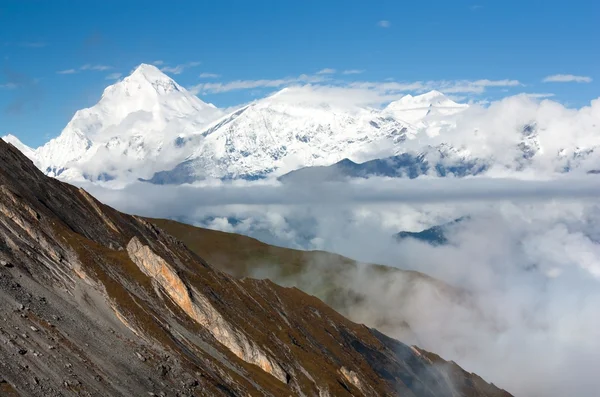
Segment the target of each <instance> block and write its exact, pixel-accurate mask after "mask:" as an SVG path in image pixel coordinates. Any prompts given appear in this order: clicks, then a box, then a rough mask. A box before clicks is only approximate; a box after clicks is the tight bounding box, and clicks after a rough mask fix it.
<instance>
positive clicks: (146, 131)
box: [35, 64, 223, 181]
mask: <svg viewBox="0 0 600 397" xmlns="http://www.w3.org/2000/svg"><path fill="white" fill-rule="evenodd" d="M222 114H223V112H222V111H221V110H219V109H217V108H216V107H215V106H213V105H211V104H207V103H205V102H202V101H201V100H200V99H198V97H196V96H195V95H192V94H191V93H189V92H188V91H187V90H186V89H185V88H183V87H181V86H180V85H179V84H177V83H176V82H175V81H173V80H172V79H171V78H170V77H168V76H166V75H165V74H164V73H162V72H161V71H160V70H158V69H157V68H156V67H155V66H152V65H145V64H142V65H140V66H139V67H137V68H136V69H135V70H134V71H133V73H132V74H131V75H130V76H128V77H126V78H124V79H123V80H121V81H119V82H117V83H116V84H114V85H111V86H109V87H107V88H106V89H105V90H104V93H103V94H102V98H101V99H100V101H99V102H98V103H97V104H96V105H94V106H92V107H91V108H87V109H82V110H79V111H78V112H76V113H75V115H74V116H73V118H72V119H71V121H70V122H69V124H67V126H66V127H65V129H64V130H63V131H62V133H61V134H60V136H58V137H57V138H55V139H52V140H51V141H50V142H48V143H47V144H45V145H44V146H42V147H40V148H38V149H37V150H36V151H35V159H36V161H37V162H38V164H39V166H40V168H41V169H42V171H44V173H46V174H47V175H49V176H54V177H60V178H62V179H66V180H77V179H88V180H92V181H95V180H110V179H121V180H124V181H128V180H136V179H137V178H138V177H140V176H151V175H152V174H153V173H154V172H156V171H158V170H161V169H164V168H169V167H172V166H174V165H176V164H177V163H178V162H179V161H181V160H182V159H183V158H185V157H186V155H187V154H188V153H186V152H185V151H184V150H182V148H181V144H180V143H181V142H182V141H183V140H184V139H185V137H186V136H187V135H189V134H194V133H197V132H199V131H201V130H202V128H203V127H204V126H206V125H207V124H208V123H209V122H210V121H212V120H215V119H217V118H219V117H220V116H222Z"/></svg>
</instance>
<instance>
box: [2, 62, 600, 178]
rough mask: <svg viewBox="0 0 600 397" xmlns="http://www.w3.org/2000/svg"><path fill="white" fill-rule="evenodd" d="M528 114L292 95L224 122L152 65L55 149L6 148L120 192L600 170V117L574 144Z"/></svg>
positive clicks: (499, 107) (437, 95)
mask: <svg viewBox="0 0 600 397" xmlns="http://www.w3.org/2000/svg"><path fill="white" fill-rule="evenodd" d="M509 102H510V103H509ZM513 102H514V103H515V104H513V105H511V104H512V103H513ZM528 106H532V102H531V100H530V99H527V98H524V97H513V98H512V99H511V100H508V101H506V100H505V101H501V102H500V103H499V104H496V105H494V106H492V107H493V108H494V112H497V113H498V114H497V115H496V113H494V112H492V113H490V114H491V116H490V117H492V119H488V118H482V115H483V114H484V113H485V112H484V111H483V110H482V109H474V110H473V111H470V110H469V109H471V108H470V107H469V105H466V104H460V103H457V102H455V101H453V100H451V99H450V98H448V97H447V96H445V95H444V94H442V93H441V92H439V91H431V92H427V93H424V94H421V95H416V96H413V95H405V96H403V97H402V98H400V99H399V100H397V101H393V102H391V103H390V104H388V105H387V106H386V107H384V108H383V109H374V108H369V107H365V106H358V105H355V104H352V103H350V102H349V101H343V100H339V98H329V97H327V96H326V95H323V93H322V92H321V91H320V90H319V89H313V88H311V87H289V88H284V89H283V90H281V91H279V92H277V93H275V94H273V95H270V96H268V97H266V98H262V99H259V100H256V101H254V102H252V103H250V104H248V105H245V106H243V107H241V108H239V109H237V110H235V111H233V112H231V113H229V114H225V112H224V111H222V110H220V109H217V108H216V107H215V106H213V105H211V104H208V103H205V102H203V101H202V100H200V99H199V98H198V97H196V96H195V95H192V94H191V93H190V92H188V91H187V90H186V89H185V88H183V87H181V86H180V85H179V84H177V83H176V82H175V81H174V80H173V79H171V78H170V77H168V76H167V75H165V74H164V73H162V72H161V71H160V70H158V69H157V68H156V67H154V66H151V65H145V64H142V65H140V66H139V67H138V68H136V69H135V70H134V71H133V72H132V74H131V75H130V76H128V77H126V78H124V79H123V80H121V81H119V82H117V83H116V84H114V85H112V86H109V87H108V88H106V89H105V90H104V93H103V95H102V97H101V99H100V101H99V102H98V103H97V104H96V105H94V106H92V107H91V108H87V109H82V110H80V111H78V112H77V113H76V114H75V115H74V117H73V119H72V120H71V121H70V122H69V124H68V125H67V126H66V127H65V129H64V130H63V131H62V133H61V134H60V135H59V136H58V137H57V138H54V139H52V140H51V141H50V142H48V143H47V144H45V145H44V146H42V147H40V148H38V149H35V150H32V149H31V148H27V147H25V146H24V145H22V144H21V143H20V142H18V140H17V139H16V138H15V137H9V138H7V139H8V140H10V141H12V142H13V143H15V144H16V146H19V147H20V148H21V149H22V150H23V151H24V152H25V153H26V155H27V156H28V157H29V158H31V159H33V160H34V161H35V162H36V164H37V165H38V166H39V167H40V169H41V170H42V171H43V172H44V173H45V174H47V175H49V176H53V177H58V178H60V179H63V180H67V181H76V180H83V179H86V180H89V181H93V182H99V181H114V182H113V183H114V184H115V185H117V186H118V185H123V184H127V183H130V182H132V181H137V180H139V179H141V180H144V181H148V182H151V183H155V184H182V183H193V182H195V181H198V180H202V179H206V178H217V179H222V180H229V179H246V180H255V179H261V178H267V177H269V178H270V177H279V176H282V175H285V174H288V173H290V172H291V171H295V170H298V169H300V168H306V167H326V166H331V165H334V167H333V168H332V169H331V170H333V174H337V173H338V171H341V172H342V174H347V175H346V177H356V176H358V177H368V176H370V175H382V176H391V177H397V176H403V177H407V176H408V177H411V176H415V175H420V174H422V173H427V174H429V175H437V176H446V175H449V174H453V175H459V176H460V175H471V174H473V173H482V172H495V173H499V174H507V173H514V172H521V171H526V170H531V171H532V172H537V173H540V174H544V175H548V174H552V173H562V172H572V171H576V172H578V171H581V173H585V172H588V171H592V172H594V171H596V170H598V169H600V160H599V159H597V156H595V153H596V152H595V150H596V148H597V147H600V142H598V138H597V136H596V134H593V133H592V134H587V133H588V132H590V131H592V130H593V129H594V128H595V127H594V126H595V124H594V123H595V121H594V120H595V119H594V117H589V118H588V119H589V120H588V119H586V121H585V122H582V123H580V124H581V125H574V126H573V129H574V132H578V131H579V129H583V130H585V132H586V134H585V135H584V136H583V138H581V139H577V140H576V139H575V138H574V137H575V136H576V135H575V134H574V135H573V136H569V139H558V138H557V136H558V135H557V131H555V129H554V128H553V126H552V125H547V122H546V124H544V123H543V122H542V121H540V120H538V119H537V118H536V117H537V116H532V117H525V116H523V117H521V119H519V120H518V121H515V120H514V118H510V117H509V118H508V119H507V118H506V117H503V116H502V115H503V114H505V113H506V112H510V111H511V109H514V108H517V109H518V108H521V107H528ZM536 106H537V105H536ZM581 112H584V113H585V109H583V110H581ZM590 112H591V110H590ZM544 114H545V113H544ZM486 117H487V116H486ZM559 125H560V124H559ZM561 128H562V127H561ZM342 161H343V163H342V164H336V163H338V162H342ZM350 161H351V162H352V163H354V164H355V165H353V164H351V163H350ZM371 161H373V162H371ZM390 162H391V163H393V164H388V163H390ZM356 165H360V167H358V166H356ZM319 170H322V171H324V172H327V173H331V172H332V171H331V170H329V171H326V170H325V169H322V168H319ZM306 172H307V171H303V174H306ZM328 178H329V177H328ZM326 179H327V178H326Z"/></svg>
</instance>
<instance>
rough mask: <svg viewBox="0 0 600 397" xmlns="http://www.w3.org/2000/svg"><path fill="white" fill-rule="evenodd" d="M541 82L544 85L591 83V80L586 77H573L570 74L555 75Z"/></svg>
mask: <svg viewBox="0 0 600 397" xmlns="http://www.w3.org/2000/svg"><path fill="white" fill-rule="evenodd" d="M542 81H543V82H544V83H591V82H592V78H591V77H588V76H575V75H572V74H555V75H552V76H547V77H545V78H544V80H542Z"/></svg>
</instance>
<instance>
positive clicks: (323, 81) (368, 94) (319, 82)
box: [189, 69, 522, 105]
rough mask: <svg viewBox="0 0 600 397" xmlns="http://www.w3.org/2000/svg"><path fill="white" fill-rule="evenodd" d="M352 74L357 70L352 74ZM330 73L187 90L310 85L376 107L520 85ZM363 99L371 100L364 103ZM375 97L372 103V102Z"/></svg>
mask: <svg viewBox="0 0 600 397" xmlns="http://www.w3.org/2000/svg"><path fill="white" fill-rule="evenodd" d="M351 72H352V73H345V74H346V75H347V74H355V73H356V72H358V71H354V70H353V71H351ZM331 73H333V69H323V70H321V71H319V72H318V73H317V74H316V75H307V74H303V75H300V76H298V77H286V78H281V79H259V80H234V81H229V82H215V83H201V84H197V85H195V86H192V87H190V88H189V89H190V91H191V92H193V93H195V94H198V93H200V92H202V93H223V92H230V91H237V90H246V89H257V88H283V87H287V86H292V85H304V84H310V85H311V87H312V88H313V89H314V90H321V92H325V91H326V90H325V88H327V87H329V88H330V90H329V91H330V92H332V91H334V90H337V91H338V92H340V93H341V90H344V89H346V90H348V91H347V94H348V95H350V96H352V97H357V96H360V95H362V96H363V97H364V98H363V99H358V100H359V102H361V103H362V104H371V105H373V104H379V103H384V102H387V101H390V100H394V99H398V98H399V97H400V96H402V95H403V94H405V93H407V92H415V93H423V92H427V91H431V90H439V91H441V92H443V93H445V94H481V93H483V92H485V91H486V89H487V88H498V87H516V86H521V85H522V83H521V82H519V81H518V80H511V79H504V80H489V79H480V80H439V81H414V82H395V81H383V82H381V81H353V82H347V81H343V80H335V79H332V78H331V77H328V76H329V74H331ZM366 98H370V99H368V100H365V99H366ZM374 98H376V99H375V100H374V101H373V100H372V99H374Z"/></svg>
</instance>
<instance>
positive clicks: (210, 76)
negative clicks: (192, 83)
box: [199, 73, 221, 79]
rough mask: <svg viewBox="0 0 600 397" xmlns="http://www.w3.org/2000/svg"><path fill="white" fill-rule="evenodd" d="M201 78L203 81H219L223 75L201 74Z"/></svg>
mask: <svg viewBox="0 0 600 397" xmlns="http://www.w3.org/2000/svg"><path fill="white" fill-rule="evenodd" d="M199 77H200V78H201V79H217V78H219V77H221V75H220V74H217V73H200V76H199Z"/></svg>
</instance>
